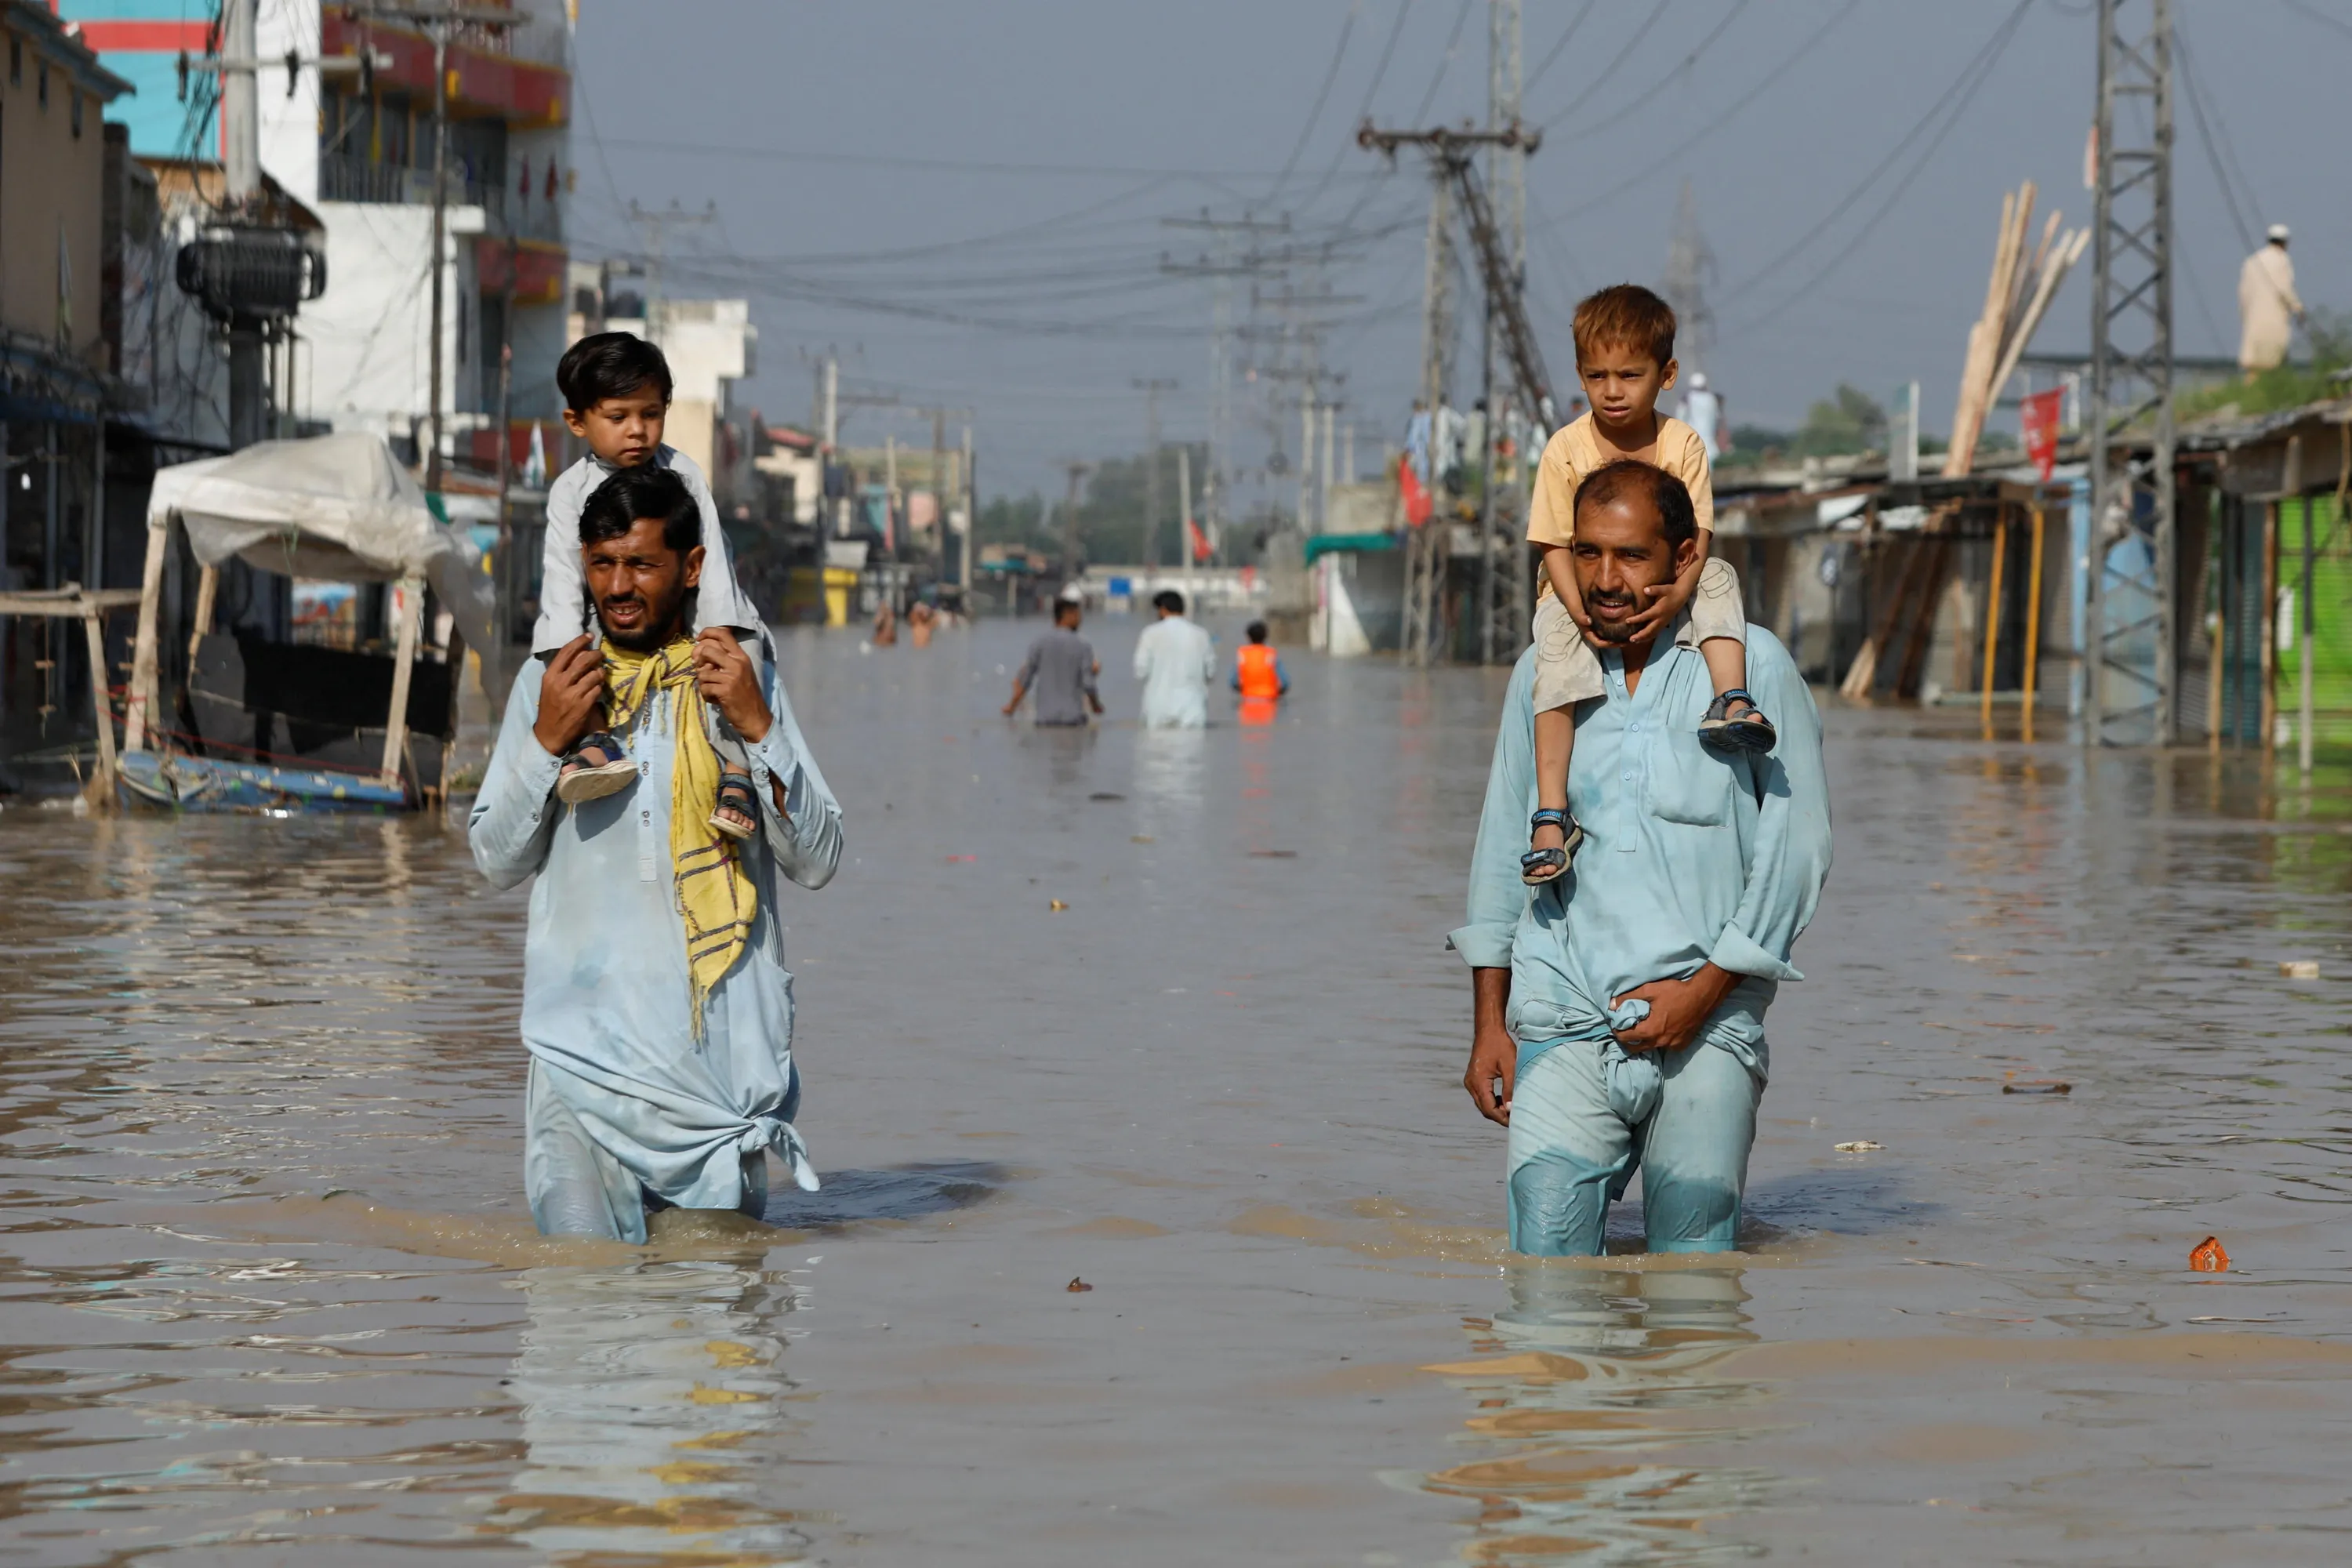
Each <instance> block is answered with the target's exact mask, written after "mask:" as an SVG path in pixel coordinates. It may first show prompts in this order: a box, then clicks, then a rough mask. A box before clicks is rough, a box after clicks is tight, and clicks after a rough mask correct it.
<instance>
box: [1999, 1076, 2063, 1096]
mask: <svg viewBox="0 0 2352 1568" xmlns="http://www.w3.org/2000/svg"><path fill="white" fill-rule="evenodd" d="M2000 1091H2001V1093H2003V1094H2072V1093H2074V1085H2073V1084H2071V1083H2068V1082H2067V1081H2066V1080H2065V1079H2063V1078H2024V1079H2018V1080H2017V1081H2016V1082H2015V1083H2005V1084H2002V1085H2001V1086H2000Z"/></svg>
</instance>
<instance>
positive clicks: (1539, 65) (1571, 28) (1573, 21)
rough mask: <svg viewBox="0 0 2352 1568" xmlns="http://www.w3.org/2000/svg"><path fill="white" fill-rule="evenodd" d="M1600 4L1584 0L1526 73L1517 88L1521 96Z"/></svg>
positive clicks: (1548, 66)
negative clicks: (1557, 39) (1523, 81)
mask: <svg viewBox="0 0 2352 1568" xmlns="http://www.w3.org/2000/svg"><path fill="white" fill-rule="evenodd" d="M1600 4H1601V0H1584V9H1582V10H1581V11H1579V12H1578V13H1577V14H1576V15H1575V16H1572V17H1570V19H1569V24H1568V26H1567V28H1566V30H1565V31H1563V32H1562V33H1561V34H1560V36H1559V41H1558V42H1557V43H1555V44H1553V45H1552V47H1550V48H1549V49H1548V50H1546V51H1545V53H1544V58H1542V59H1540V60H1538V61H1537V62H1536V68H1535V69H1534V70H1532V71H1529V72H1528V79H1527V81H1526V83H1525V84H1524V85H1523V86H1521V87H1520V89H1519V93H1520V95H1521V96H1522V97H1525V96H1526V94H1527V92H1528V89H1531V88H1533V87H1534V86H1535V85H1536V83H1538V82H1539V81H1541V80H1543V76H1544V72H1546V71H1548V70H1549V69H1551V63H1552V61H1554V60H1556V59H1558V58H1559V55H1560V51H1561V50H1562V49H1565V48H1566V47H1568V41H1569V40H1570V38H1573V37H1576V30H1577V29H1578V28H1579V27H1581V26H1584V19H1585V18H1586V17H1587V16H1591V15H1592V8H1593V7H1594V6H1596V5H1600Z"/></svg>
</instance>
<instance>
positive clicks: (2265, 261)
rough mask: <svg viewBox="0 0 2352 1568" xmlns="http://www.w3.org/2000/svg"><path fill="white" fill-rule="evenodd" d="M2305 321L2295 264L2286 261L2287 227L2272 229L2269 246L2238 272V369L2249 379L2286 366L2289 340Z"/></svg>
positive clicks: (2278, 224) (2248, 260)
mask: <svg viewBox="0 0 2352 1568" xmlns="http://www.w3.org/2000/svg"><path fill="white" fill-rule="evenodd" d="M2302 319H2303V300H2301V299H2299V298H2297V297H2296V294H2295V291H2294V262H2292V261H2290V260H2288V259H2287V254H2286V225H2284V224H2283V223H2274V224H2273V225H2271V232H2270V243H2269V244H2267V245H2265V246H2263V247H2262V248H2261V249H2260V250H2257V251H2255V252H2254V253H2253V254H2252V256H2249V257H2247V258H2246V264H2245V265H2244V266H2243V267H2241V268H2238V320H2239V321H2240V323H2241V324H2242V331H2241V334H2240V336H2239V339H2238V368H2240V369H2241V370H2242V371H2244V372H2245V373H2246V375H2247V377H2248V379H2250V380H2251V379H2252V377H2254V376H2257V375H2260V374H2262V373H2263V371H2266V370H2276V369H2277V368H2278V367H2279V366H2280V365H2283V364H2284V363H2286V347H2287V340H2288V338H2289V336H2290V335H2292V333H2293V332H2294V323H2295V322H2297V321H2301V320H2302Z"/></svg>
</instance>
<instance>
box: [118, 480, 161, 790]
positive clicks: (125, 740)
mask: <svg viewBox="0 0 2352 1568" xmlns="http://www.w3.org/2000/svg"><path fill="white" fill-rule="evenodd" d="M171 548H172V529H171V524H170V523H168V522H166V523H165V524H164V525H163V527H161V528H153V527H151V528H149V529H148V530H147V564H146V566H145V567H144V568H143V569H142V572H141V573H140V578H139V632H138V636H137V637H135V638H134V639H133V640H132V642H131V696H130V700H128V701H127V702H125V703H124V704H123V723H122V749H123V750H124V751H126V752H143V751H145V750H146V749H147V725H148V722H149V718H148V716H149V715H150V714H151V713H152V712H153V711H154V708H155V687H156V675H155V640H156V637H157V636H158V633H157V630H156V625H155V623H156V620H157V618H158V616H160V614H161V613H162V609H163V560H164V557H165V556H166V555H168V554H169V553H170V552H171Z"/></svg>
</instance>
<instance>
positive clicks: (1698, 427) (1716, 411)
mask: <svg viewBox="0 0 2352 1568" xmlns="http://www.w3.org/2000/svg"><path fill="white" fill-rule="evenodd" d="M1682 419H1683V423H1684V424H1685V425H1687V426H1690V427H1691V428H1692V429H1693V430H1694V431H1696V432H1697V434H1698V439H1699V445H1701V446H1703V447H1706V460H1707V461H1708V462H1710V463H1712V462H1714V461H1715V460H1716V459H1717V458H1720V457H1722V456H1723V452H1724V443H1723V442H1722V441H1721V440H1719V439H1718V438H1717V437H1718V435H1719V433H1720V432H1721V431H1722V429H1723V395H1722V394H1721V393H1719V392H1717V391H1716V390H1715V389H1714V388H1713V387H1710V386H1709V385H1707V384H1706V372H1705V371H1703V370H1695V371H1693V372H1691V378H1690V390H1689V391H1688V392H1685V393H1684V394H1683V414H1682Z"/></svg>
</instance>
